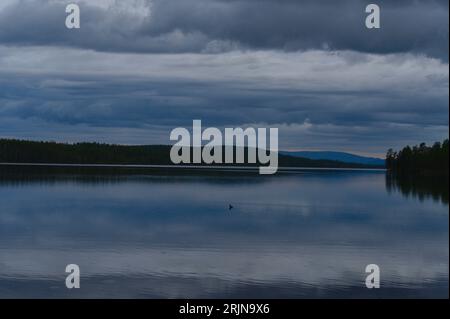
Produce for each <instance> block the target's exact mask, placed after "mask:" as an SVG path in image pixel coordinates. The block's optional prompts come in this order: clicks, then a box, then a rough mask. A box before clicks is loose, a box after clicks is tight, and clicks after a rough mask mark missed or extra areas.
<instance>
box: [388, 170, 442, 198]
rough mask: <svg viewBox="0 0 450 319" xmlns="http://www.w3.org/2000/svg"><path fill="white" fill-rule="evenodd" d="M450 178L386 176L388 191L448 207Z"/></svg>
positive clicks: (389, 174)
mask: <svg viewBox="0 0 450 319" xmlns="http://www.w3.org/2000/svg"><path fill="white" fill-rule="evenodd" d="M448 184H449V182H448V176H447V175H442V176H420V175H405V174H391V173H387V174H386V190H387V191H388V192H389V193H391V192H400V193H401V194H402V195H404V196H405V197H410V196H411V197H414V198H418V199H419V200H420V201H424V200H425V199H429V198H431V199H433V200H434V201H437V202H438V201H440V202H442V203H444V204H447V205H448V190H449V189H448Z"/></svg>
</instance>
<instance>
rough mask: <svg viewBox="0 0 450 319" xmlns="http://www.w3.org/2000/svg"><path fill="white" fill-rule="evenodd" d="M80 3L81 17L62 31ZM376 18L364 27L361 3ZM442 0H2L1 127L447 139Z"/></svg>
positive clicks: (108, 135) (40, 132)
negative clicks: (195, 127) (198, 127)
mask: <svg viewBox="0 0 450 319" xmlns="http://www.w3.org/2000/svg"><path fill="white" fill-rule="evenodd" d="M69 3H78V4H79V6H80V10H81V28H80V29H71V30H70V29H67V28H66V26H65V19H66V15H67V14H66V13H65V7H66V5H67V4H69ZM369 3H376V4H378V5H379V6H380V8H381V28H380V29H370V30H369V29H367V28H366V27H365V18H366V16H367V14H366V13H365V7H366V5H367V4H369ZM448 6H449V4H448V1H447V0H442V1H441V0H397V1H388V0H371V1H364V0H342V1H333V0H319V1H317V0H304V1H301V0H129V1H123V0H121V1H119V0H90V1H87V0H79V1H75V0H71V1H64V0H2V1H1V2H0V138H1V137H3V138H20V139H33V140H52V141H61V142H80V141H99V142H107V143H120V144H171V143H172V142H171V141H170V140H169V136H170V132H171V130H172V129H174V128H176V127H186V128H190V127H192V121H193V120H194V119H200V120H202V124H203V126H204V127H205V128H206V127H211V126H213V127H218V128H221V129H223V128H225V127H250V126H251V127H277V128H279V144H280V148H281V149H283V150H330V151H348V152H352V153H356V154H362V155H372V156H383V155H384V154H385V152H386V150H387V149H388V148H390V147H392V148H400V147H403V146H405V145H406V144H417V143H420V142H427V143H432V142H434V141H438V140H441V141H442V140H443V139H445V138H448V134H449V129H448V124H449V123H448V121H449V101H448V99H449V69H448V68H449V55H448V46H449V25H448V22H449V20H448Z"/></svg>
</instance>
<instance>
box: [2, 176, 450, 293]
mask: <svg viewBox="0 0 450 319" xmlns="http://www.w3.org/2000/svg"><path fill="white" fill-rule="evenodd" d="M20 172H22V173H20ZM416 186H417V185H416ZM416 186H414V187H412V186H411V187H408V184H407V183H398V182H396V181H393V180H391V179H389V178H387V177H386V173H385V172H384V171H323V170H319V171H316V170H305V171H296V172H291V173H289V174H288V173H285V174H283V173H282V174H279V175H277V176H259V175H254V174H241V173H238V174H224V173H223V172H222V173H220V174H219V173H218V174H215V173H214V172H212V173H210V174H195V173H194V174H184V175H181V174H168V173H167V174H166V173H164V172H162V173H161V172H159V173H139V172H138V173H136V172H133V174H128V173H124V174H120V175H108V174H92V172H91V174H84V173H80V172H78V171H75V172H70V171H69V172H68V171H65V172H63V173H61V172H59V173H57V174H56V173H55V174H54V173H51V172H47V171H46V172H44V173H41V174H31V173H30V171H25V172H23V170H22V169H16V170H12V168H11V167H3V168H1V169H0V297H1V298H13V297H20V298H80V297H84V298H108V297H113V298H336V297H337V298H363V297H364V298H366V297H373V298H383V297H384V298H390V297H405V298H406V297H424V298H430V297H438V298H447V297H448V266H449V264H448V261H449V242H448V183H447V186H446V187H447V188H446V189H445V186H444V187H443V188H442V187H441V188H438V189H437V190H436V187H435V189H434V191H430V192H427V187H423V188H421V187H419V188H418V187H416ZM230 204H231V205H232V206H233V207H234V208H233V209H232V210H230V209H229V205H230ZM72 263H75V264H78V265H79V266H80V268H81V289H78V290H76V289H72V290H69V289H67V288H66V287H65V276H66V273H65V272H64V271H65V267H66V265H67V264H72ZM368 264H377V265H379V267H380V269H381V288H380V289H371V290H369V289H367V288H365V284H364V281H365V277H366V273H365V272H364V271H365V267H366V265H368Z"/></svg>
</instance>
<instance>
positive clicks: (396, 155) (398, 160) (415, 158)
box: [386, 139, 449, 176]
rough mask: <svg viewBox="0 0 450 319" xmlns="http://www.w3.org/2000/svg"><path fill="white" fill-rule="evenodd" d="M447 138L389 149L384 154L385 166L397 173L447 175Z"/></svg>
mask: <svg viewBox="0 0 450 319" xmlns="http://www.w3.org/2000/svg"><path fill="white" fill-rule="evenodd" d="M448 165H449V162H448V139H446V140H445V141H443V142H442V143H441V142H436V143H434V144H433V145H432V146H427V145H426V144H425V143H421V144H419V145H415V146H413V147H410V146H409V145H408V146H405V147H404V148H403V149H402V150H399V151H394V150H393V149H389V150H388V152H387V154H386V168H387V169H389V170H390V171H391V172H394V173H398V174H405V173H408V174H422V175H434V174H439V175H447V176H448Z"/></svg>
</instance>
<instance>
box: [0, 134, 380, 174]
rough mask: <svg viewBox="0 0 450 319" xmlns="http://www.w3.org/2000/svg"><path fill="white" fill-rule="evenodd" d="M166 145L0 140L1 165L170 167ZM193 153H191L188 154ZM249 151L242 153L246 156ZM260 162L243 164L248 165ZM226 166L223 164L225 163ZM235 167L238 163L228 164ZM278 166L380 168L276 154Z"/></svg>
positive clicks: (168, 151) (167, 146)
mask: <svg viewBox="0 0 450 319" xmlns="http://www.w3.org/2000/svg"><path fill="white" fill-rule="evenodd" d="M170 149H171V146H169V145H140V146H131V145H113V144H100V143H75V144H69V143H56V142H35V141H25V140H14V139H0V163H58V164H120V165H173V163H172V162H171V160H170ZM191 153H192V152H191ZM247 153H248V152H245V154H247ZM259 164H260V163H254V164H244V165H249V166H254V165H259ZM224 165H226V164H224ZM228 165H237V164H228ZM279 166H280V167H330V168H381V167H377V166H372V165H362V164H352V163H344V162H339V161H331V160H311V159H306V158H301V157H292V156H287V155H282V154H279Z"/></svg>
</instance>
